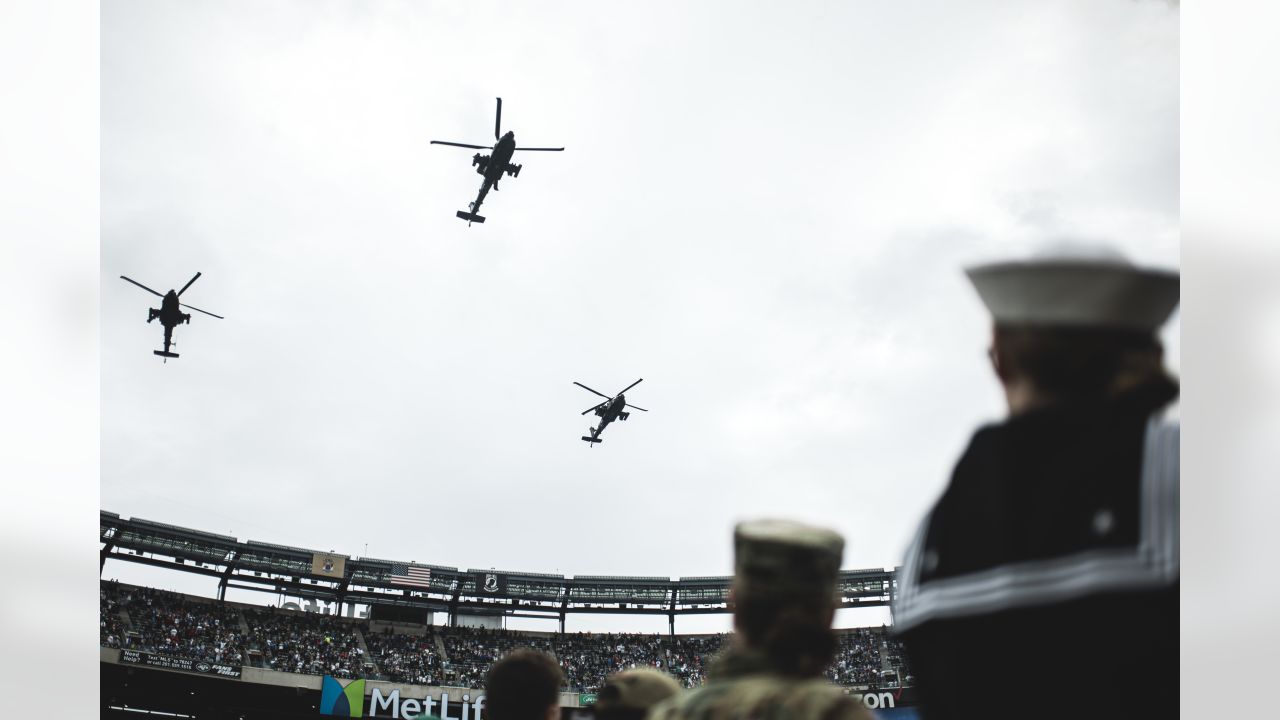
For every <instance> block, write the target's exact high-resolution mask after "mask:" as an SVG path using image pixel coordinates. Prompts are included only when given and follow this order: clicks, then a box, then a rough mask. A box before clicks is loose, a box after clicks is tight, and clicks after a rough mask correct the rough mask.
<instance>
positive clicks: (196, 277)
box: [178, 273, 200, 297]
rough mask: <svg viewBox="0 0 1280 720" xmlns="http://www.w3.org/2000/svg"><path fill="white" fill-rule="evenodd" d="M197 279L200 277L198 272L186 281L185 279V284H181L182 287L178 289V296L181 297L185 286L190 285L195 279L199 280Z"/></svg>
mask: <svg viewBox="0 0 1280 720" xmlns="http://www.w3.org/2000/svg"><path fill="white" fill-rule="evenodd" d="M199 279H200V273H196V276H195V277H193V278H191V279H190V280H188V281H187V284H186V285H183V286H182V289H181V290H179V291H178V297H182V293H184V292H186V291H187V288H189V287H191V283H193V282H195V281H197V280H199Z"/></svg>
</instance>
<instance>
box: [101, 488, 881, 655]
mask: <svg viewBox="0 0 1280 720" xmlns="http://www.w3.org/2000/svg"><path fill="white" fill-rule="evenodd" d="M99 524H100V537H99V539H100V541H101V543H102V548H101V558H100V563H99V572H101V570H102V569H103V568H105V566H106V562H107V559H108V558H110V559H114V560H122V561H126V562H134V563H140V564H144V565H151V566H154V567H161V568H168V569H171V570H177V571H181V572H187V573H194V574H200V575H206V576H209V577H216V578H218V599H220V600H221V599H225V598H226V591H227V588H236V589H240V590H252V591H257V592H264V593H271V594H284V595H289V596H294V597H299V598H305V599H312V600H316V601H320V602H325V603H330V602H333V603H337V604H338V606H339V612H341V606H342V605H343V604H344V603H347V604H356V605H382V606H389V607H400V608H416V609H422V610H427V611H434V612H445V613H448V615H449V621H450V624H456V622H457V618H458V616H459V615H460V614H461V615H505V616H511V617H534V618H543V619H554V618H557V617H558V618H559V620H560V626H561V628H562V629H563V627H564V619H565V616H566V615H567V614H571V613H575V614H576V613H606V614H618V615H667V616H668V617H669V619H670V621H671V625H672V631H673V632H674V627H675V618H676V616H677V615H697V614H710V613H727V612H730V608H729V605H728V600H729V586H730V583H731V581H732V580H733V578H732V576H729V575H715V576H699V577H687V578H675V579H673V578H669V577H630V576H615V575H608V576H603V575H582V576H578V577H567V576H564V575H554V574H548V573H536V572H521V571H513V570H492V569H487V570H486V569H476V568H472V569H468V570H465V571H462V570H458V569H457V568H455V567H451V566H446V565H432V564H427V563H418V562H414V561H409V562H405V561H401V560H385V559H376V558H361V557H346V556H342V555H341V554H340V553H334V552H333V551H331V550H330V551H323V550H311V549H307V548H298V547H291V546H288V545H278V544H275V543H267V542H260V541H256V540H247V541H244V542H241V541H239V540H237V539H236V538H234V537H231V536H229V535H218V534H216V533H209V532H204V531H202V530H193V529H190V528H183V527H179V526H177V525H169V524H167V523H159V522H153V521H150V520H142V519H136V518H135V519H125V518H122V517H120V516H119V515H118V514H116V513H113V512H109V511H106V510H102V511H100V523H99ZM334 555H338V556H341V557H343V558H344V564H343V565H342V566H341V577H334V576H329V575H323V574H317V573H315V572H313V569H314V568H315V567H316V565H315V563H317V562H319V561H321V559H322V558H324V557H325V556H334ZM396 566H412V567H415V568H419V569H422V568H425V569H426V570H428V571H429V572H427V573H421V574H419V575H418V576H417V577H415V578H414V582H413V583H412V584H409V583H406V582H404V578H403V577H401V578H400V579H399V580H397V578H395V577H393V573H394V570H395V568H396ZM402 572H403V571H402ZM838 586H839V590H840V602H839V605H838V607H840V608H858V607H876V606H883V605H888V604H889V603H890V602H891V601H892V599H893V596H894V594H895V593H896V592H897V581H896V572H895V571H893V570H885V569H884V568H868V569H863V570H841V571H840V576H839V580H838Z"/></svg>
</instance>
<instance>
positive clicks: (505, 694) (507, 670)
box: [484, 648, 564, 720]
mask: <svg viewBox="0 0 1280 720" xmlns="http://www.w3.org/2000/svg"><path fill="white" fill-rule="evenodd" d="M563 684H564V673H562V672H561V671H560V665H559V663H557V662H556V659H555V658H553V657H551V656H550V655H548V654H546V653H544V652H539V651H537V650H533V649H530V648H520V649H518V650H512V651H511V652H509V653H507V654H506V655H504V656H503V657H502V659H501V660H499V661H498V662H496V663H494V664H493V667H492V668H490V669H489V673H488V675H486V676H485V681H484V697H485V709H484V714H485V717H486V718H489V720H556V719H557V718H559V717H560V686H561V685H563Z"/></svg>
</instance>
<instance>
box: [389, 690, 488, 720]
mask: <svg viewBox="0 0 1280 720" xmlns="http://www.w3.org/2000/svg"><path fill="white" fill-rule="evenodd" d="M430 716H435V717H438V718H440V720H484V695H477V696H476V698H475V700H474V701H473V700H472V699H471V694H470V693H463V694H462V697H458V696H457V695H454V696H453V698H452V699H451V698H450V697H449V693H448V691H441V693H440V698H439V700H437V699H436V698H434V697H432V696H431V694H430V693H428V694H427V695H426V696H425V697H423V698H401V697H400V691H399V690H398V689H397V690H392V691H391V692H389V693H387V694H386V695H383V694H382V690H380V689H379V688H376V687H375V688H374V689H373V693H372V694H371V695H370V696H369V714H368V715H367V716H366V717H385V718H398V719H400V720H413V718H417V717H424V718H425V717H430Z"/></svg>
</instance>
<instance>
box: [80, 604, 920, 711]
mask: <svg viewBox="0 0 1280 720" xmlns="http://www.w3.org/2000/svg"><path fill="white" fill-rule="evenodd" d="M121 611H124V613H123V614H122V612H121ZM242 623H243V624H242ZM100 626H101V636H100V643H101V645H102V646H103V647H114V648H129V649H136V650H145V651H149V652H156V653H165V654H170V655H178V656H183V657H190V658H194V659H201V660H206V661H210V662H222V663H227V664H248V665H253V666H257V667H264V668H269V669H273V670H280V671H284V672H295V673H307V674H315V675H322V674H328V675H333V676H335V677H341V678H355V677H367V678H379V679H386V680H390V681H392V682H400V683H408V684H416V685H449V686H457V687H466V688H472V689H479V688H482V687H483V686H484V679H485V674H486V673H487V672H488V670H489V668H490V667H491V666H492V665H493V663H494V662H496V661H497V660H498V659H499V658H501V657H502V656H503V655H505V654H506V653H508V652H510V651H511V650H514V649H516V648H518V647H530V648H533V649H535V650H541V651H543V652H546V653H548V654H550V655H552V656H554V657H555V658H556V660H557V662H558V663H559V664H560V668H561V670H562V671H563V672H564V676H565V679H566V685H565V690H568V691H573V692H596V691H598V690H599V689H600V687H601V686H602V684H603V682H604V679H605V677H607V676H609V675H611V674H613V673H615V672H618V671H620V670H626V669H630V668H637V667H652V668H657V669H660V670H664V671H666V672H667V673H670V674H671V675H672V676H674V677H675V678H676V679H677V680H678V681H679V682H680V683H681V685H683V686H684V687H686V688H692V687H696V686H698V685H701V684H702V683H703V681H704V680H705V679H706V673H707V668H708V667H709V666H710V664H711V662H712V660H713V659H714V657H715V656H716V654H717V653H718V652H719V651H720V649H721V647H722V646H723V645H724V644H725V642H726V641H727V639H728V637H729V636H728V635H723V634H721V635H677V636H675V637H669V636H665V635H657V634H653V635H645V634H593V633H576V634H565V635H554V634H531V633H523V632H515V631H510V630H488V629H482V628H449V627H445V628H433V627H426V628H416V627H415V628H414V629H413V631H411V632H404V631H403V630H402V631H401V632H394V631H392V630H390V629H387V630H383V631H381V632H372V631H370V630H369V628H368V626H367V625H365V624H363V623H357V622H353V621H350V620H343V619H340V618H337V617H334V616H329V615H318V614H315V613H306V612H299V611H289V610H275V609H265V608H264V609H254V608H243V609H237V606H234V605H226V604H222V603H216V602H200V601H196V600H193V599H190V598H187V597H186V596H183V595H178V594H176V593H170V592H166V591H163V590H151V589H147V588H138V587H131V586H127V585H116V584H115V583H113V582H104V583H102V585H101V592H100ZM245 628H247V634H246V632H245V630H244V629H245ZM420 633H421V634H420ZM437 638H438V639H439V640H441V641H442V642H443V646H444V650H445V654H444V655H443V656H442V655H441V653H440V651H439V645H438V644H437ZM366 646H367V648H368V654H367V655H366V651H365V648H366ZM882 654H883V656H882ZM884 669H893V670H897V671H898V672H897V675H898V677H899V678H900V679H901V680H902V681H904V683H905V684H910V683H911V677H910V672H911V671H910V666H909V665H908V663H907V659H906V655H905V653H904V652H903V650H902V645H901V643H899V642H897V641H896V640H893V639H891V638H889V637H888V634H887V632H886V630H885V629H883V628H861V629H857V630H844V631H838V633H837V651H836V655H835V659H834V660H833V661H832V663H831V665H830V666H829V667H828V669H827V678H828V679H829V680H831V681H832V682H834V683H836V684H839V685H845V686H871V687H875V686H878V685H879V684H880V682H881V679H882V675H881V672H882V670H884Z"/></svg>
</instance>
